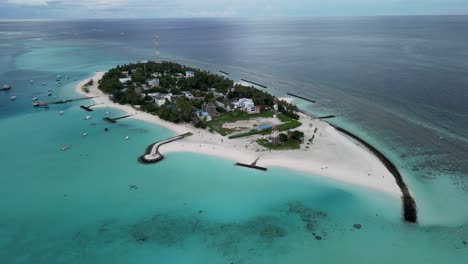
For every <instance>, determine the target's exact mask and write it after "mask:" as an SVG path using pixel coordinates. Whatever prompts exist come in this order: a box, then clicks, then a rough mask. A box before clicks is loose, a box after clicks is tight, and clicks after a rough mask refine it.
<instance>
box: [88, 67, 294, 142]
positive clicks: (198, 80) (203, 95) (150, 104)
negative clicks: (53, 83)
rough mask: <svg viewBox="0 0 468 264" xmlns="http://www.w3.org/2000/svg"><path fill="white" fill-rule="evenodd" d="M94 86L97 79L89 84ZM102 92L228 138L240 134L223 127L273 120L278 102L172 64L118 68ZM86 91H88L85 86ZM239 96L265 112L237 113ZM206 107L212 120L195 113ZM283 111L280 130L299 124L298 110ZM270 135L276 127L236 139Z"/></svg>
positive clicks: (280, 104) (283, 104) (109, 75)
mask: <svg viewBox="0 0 468 264" xmlns="http://www.w3.org/2000/svg"><path fill="white" fill-rule="evenodd" d="M187 71H192V72H194V76H192V77H186V72H187ZM123 78H128V81H126V82H125V81H123V80H121V79H123ZM121 81H122V82H121ZM92 84H93V83H92V80H90V82H88V83H87V85H92ZM99 89H101V90H102V91H103V92H105V93H108V94H110V95H111V99H112V100H113V101H114V102H117V103H120V104H130V105H140V106H141V110H143V111H146V112H149V113H152V114H154V115H158V116H159V117H160V118H162V119H164V120H167V121H170V122H174V123H192V124H193V125H194V126H195V127H197V128H202V129H205V128H209V129H210V131H216V132H218V133H219V134H221V135H224V136H225V135H228V134H232V133H233V132H235V131H236V130H235V129H227V128H223V124H224V123H230V122H236V121H240V120H248V119H251V118H257V117H265V118H271V117H273V111H272V108H273V106H274V104H275V98H274V96H272V95H270V94H268V93H266V92H263V91H260V90H258V89H255V88H254V87H245V86H242V85H234V82H233V81H232V80H229V79H227V78H225V77H224V76H220V75H216V74H212V73H209V72H207V71H202V70H199V69H195V68H190V67H186V66H185V65H180V64H177V63H173V62H162V63H156V62H146V63H131V64H127V65H118V66H117V67H116V68H114V69H111V70H109V71H108V72H107V73H106V74H105V75H104V76H103V78H102V79H101V80H100V81H99ZM83 90H84V91H86V90H85V87H83ZM87 91H88V92H89V89H88V90H87ZM239 98H251V99H252V100H253V102H254V103H255V105H256V106H259V107H260V110H261V112H260V113H258V114H248V113H246V112H244V111H241V110H235V111H232V109H231V108H230V107H229V106H230V105H231V103H232V102H233V101H235V100H237V99H239ZM225 105H226V106H227V107H225ZM201 109H203V110H204V111H207V112H209V115H210V116H209V118H206V119H207V120H210V119H211V118H212V119H211V121H207V120H206V119H205V118H201V117H199V116H197V115H196V114H195V113H196V112H197V111H199V110H201ZM278 110H279V111H280V112H281V114H280V117H279V118H280V119H281V120H282V121H283V122H284V123H283V124H281V125H280V126H279V127H278V129H279V130H280V131H285V130H288V129H292V128H295V127H297V126H300V123H299V122H298V121H297V120H296V119H298V117H299V116H298V115H297V114H296V111H297V107H296V106H294V105H291V104H289V103H287V102H283V101H279V102H278ZM204 116H206V115H204ZM269 133H271V129H265V130H262V131H258V130H256V129H255V130H251V131H250V132H248V133H243V134H240V135H236V136H235V137H238V136H246V135H253V134H264V135H265V134H269Z"/></svg>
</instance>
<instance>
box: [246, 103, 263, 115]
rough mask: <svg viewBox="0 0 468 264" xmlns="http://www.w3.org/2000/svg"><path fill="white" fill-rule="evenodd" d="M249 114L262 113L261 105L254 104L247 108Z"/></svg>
mask: <svg viewBox="0 0 468 264" xmlns="http://www.w3.org/2000/svg"><path fill="white" fill-rule="evenodd" d="M245 111H246V112H247V113H248V114H258V113H260V106H258V105H257V106H252V107H249V108H247V109H246V110H245Z"/></svg>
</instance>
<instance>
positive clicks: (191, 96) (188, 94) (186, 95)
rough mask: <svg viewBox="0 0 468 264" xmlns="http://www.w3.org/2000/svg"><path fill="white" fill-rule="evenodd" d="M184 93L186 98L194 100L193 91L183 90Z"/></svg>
mask: <svg viewBox="0 0 468 264" xmlns="http://www.w3.org/2000/svg"><path fill="white" fill-rule="evenodd" d="M182 94H183V95H184V96H185V97H186V98H188V99H190V100H193V99H194V98H195V97H194V96H193V94H192V93H191V92H186V91H185V92H182Z"/></svg>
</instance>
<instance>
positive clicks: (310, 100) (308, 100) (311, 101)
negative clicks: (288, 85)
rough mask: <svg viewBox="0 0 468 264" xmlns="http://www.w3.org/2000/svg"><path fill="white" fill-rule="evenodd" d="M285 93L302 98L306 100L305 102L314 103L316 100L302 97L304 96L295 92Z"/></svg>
mask: <svg viewBox="0 0 468 264" xmlns="http://www.w3.org/2000/svg"><path fill="white" fill-rule="evenodd" d="M286 94H287V95H289V96H292V97H296V98H299V99H302V100H304V101H307V102H310V103H316V102H317V101H315V100H312V99H309V98H307V97H304V96H300V95H297V94H292V93H286Z"/></svg>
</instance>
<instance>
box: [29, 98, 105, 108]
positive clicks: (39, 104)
mask: <svg viewBox="0 0 468 264" xmlns="http://www.w3.org/2000/svg"><path fill="white" fill-rule="evenodd" d="M96 97H97V96H93V97H82V98H74V99H62V100H56V101H40V100H38V101H35V102H34V103H33V104H32V105H33V106H34V107H43V106H48V105H51V104H65V103H70V102H74V101H81V100H89V99H93V98H96Z"/></svg>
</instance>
